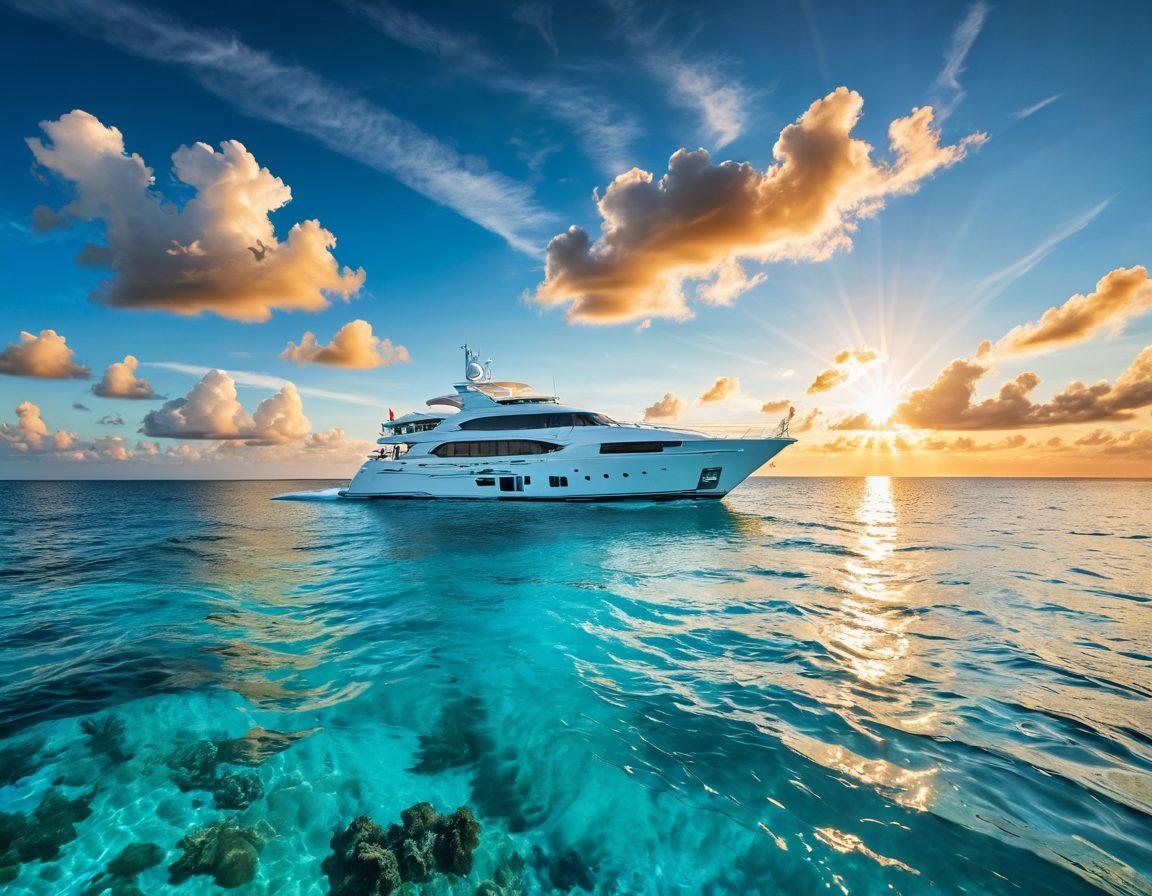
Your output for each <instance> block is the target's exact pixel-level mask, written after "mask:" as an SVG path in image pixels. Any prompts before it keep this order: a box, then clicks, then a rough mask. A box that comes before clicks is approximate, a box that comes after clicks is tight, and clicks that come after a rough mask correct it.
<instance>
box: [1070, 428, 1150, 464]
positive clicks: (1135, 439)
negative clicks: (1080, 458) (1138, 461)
mask: <svg viewBox="0 0 1152 896" xmlns="http://www.w3.org/2000/svg"><path fill="white" fill-rule="evenodd" d="M1076 444H1077V445H1081V446H1087V447H1091V448H1094V449H1096V450H1097V452H1098V453H1100V454H1104V455H1108V456H1112V457H1129V458H1152V430H1149V429H1140V430H1133V431H1130V432H1110V431H1109V430H1105V429H1096V430H1093V431H1092V432H1090V433H1089V434H1088V435H1086V436H1084V437H1082V438H1079V439H1077V440H1076Z"/></svg>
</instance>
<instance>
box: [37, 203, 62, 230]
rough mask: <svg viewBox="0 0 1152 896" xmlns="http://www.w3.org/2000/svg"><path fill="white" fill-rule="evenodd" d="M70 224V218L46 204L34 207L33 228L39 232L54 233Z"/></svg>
mask: <svg viewBox="0 0 1152 896" xmlns="http://www.w3.org/2000/svg"><path fill="white" fill-rule="evenodd" d="M67 226H68V219H67V218H65V217H64V216H63V215H61V214H60V213H59V212H57V211H54V210H52V209H50V208H49V207H48V206H46V205H38V206H36V208H34V209H32V229H33V230H35V231H36V232H37V233H41V234H43V233H53V232H55V231H57V230H63V229H64V228H65V227H67Z"/></svg>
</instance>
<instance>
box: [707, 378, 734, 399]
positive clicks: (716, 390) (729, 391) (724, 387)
mask: <svg viewBox="0 0 1152 896" xmlns="http://www.w3.org/2000/svg"><path fill="white" fill-rule="evenodd" d="M739 391H740V377H738V376H721V377H717V379H716V382H715V383H713V384H712V386H711V388H709V389H708V391H707V392H705V393H704V394H703V395H701V396H700V403H701V404H709V403H710V402H713V401H726V400H727V399H729V398H731V397H732V396H733V395H735V394H736V393H737V392H739Z"/></svg>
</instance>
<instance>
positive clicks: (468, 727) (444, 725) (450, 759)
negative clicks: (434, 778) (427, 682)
mask: <svg viewBox="0 0 1152 896" xmlns="http://www.w3.org/2000/svg"><path fill="white" fill-rule="evenodd" d="M487 718H488V717H487V713H486V712H485V710H484V703H483V701H482V700H481V699H480V698H479V697H476V696H467V697H463V698H462V699H460V700H455V701H453V702H452V703H448V704H445V706H444V709H443V710H442V711H441V713H440V718H439V719H438V720H437V723H436V729H435V730H434V731H433V732H432V733H431V734H422V735H420V748H419V750H418V751H417V753H416V764H415V765H413V766H412V771H414V772H416V773H417V774H422V775H436V774H440V773H441V772H445V771H448V770H449V769H453V768H463V767H465V766H469V765H472V764H473V763H474V762H476V761H478V760H479V759H480V757H482V756H485V755H490V754H491V753H493V752H495V750H496V744H495V742H494V741H493V739H492V737H491V736H490V735H489V734H488V733H487V732H486V731H485V729H484V726H485V723H486V722H487Z"/></svg>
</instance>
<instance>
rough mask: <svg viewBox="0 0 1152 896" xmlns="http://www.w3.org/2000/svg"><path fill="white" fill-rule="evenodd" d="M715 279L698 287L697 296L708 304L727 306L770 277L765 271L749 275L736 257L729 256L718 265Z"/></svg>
mask: <svg viewBox="0 0 1152 896" xmlns="http://www.w3.org/2000/svg"><path fill="white" fill-rule="evenodd" d="M715 275H716V277H715V279H714V280H712V282H710V283H702V284H700V285H699V286H697V287H696V298H698V299H699V300H700V301H701V302H703V303H704V304H706V305H720V306H727V305H731V304H732V303H734V302H735V301H736V300H737V299H738V298H740V296H742V295H744V293H746V292H748V290H750V289H754V288H755V287H757V286H759V285H760V284H761V283H763V282H764V281H765V280H767V279H768V275H767V274H764V273H759V274H755V275H754V276H752V277H749V276H748V275H747V274H746V273H745V272H744V268H743V267H742V266H741V265H740V262H738V261H737V260H736V259H735V258H728V259H725V260H724V261H722V262H720V264H719V265H717V266H716V271H715Z"/></svg>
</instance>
